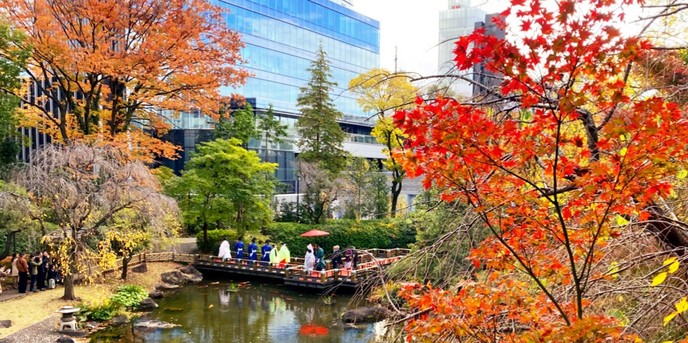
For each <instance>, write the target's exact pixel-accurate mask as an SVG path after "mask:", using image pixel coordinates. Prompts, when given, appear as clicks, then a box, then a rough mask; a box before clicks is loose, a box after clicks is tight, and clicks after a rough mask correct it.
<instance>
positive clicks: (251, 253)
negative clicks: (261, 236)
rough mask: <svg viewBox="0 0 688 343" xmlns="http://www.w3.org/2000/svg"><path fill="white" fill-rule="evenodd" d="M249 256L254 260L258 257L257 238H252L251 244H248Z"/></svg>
mask: <svg viewBox="0 0 688 343" xmlns="http://www.w3.org/2000/svg"><path fill="white" fill-rule="evenodd" d="M248 258H249V260H252V261H254V262H253V263H255V260H256V259H257V258H258V246H257V245H256V238H255V237H253V238H251V244H249V245H248Z"/></svg>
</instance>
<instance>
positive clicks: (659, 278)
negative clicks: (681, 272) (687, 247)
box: [652, 257, 680, 286]
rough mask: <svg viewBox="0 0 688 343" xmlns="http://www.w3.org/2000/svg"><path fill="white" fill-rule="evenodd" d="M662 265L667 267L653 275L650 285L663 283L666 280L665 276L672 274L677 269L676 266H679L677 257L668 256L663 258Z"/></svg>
mask: <svg viewBox="0 0 688 343" xmlns="http://www.w3.org/2000/svg"><path fill="white" fill-rule="evenodd" d="M662 265H663V266H669V267H668V268H667V271H666V272H661V273H659V274H657V275H655V277H654V278H653V279H652V286H659V285H661V284H662V283H664V281H666V279H667V276H669V274H673V273H675V272H676V271H677V270H678V267H679V266H680V262H679V261H678V258H676V257H670V258H668V259H666V260H664V262H663V263H662Z"/></svg>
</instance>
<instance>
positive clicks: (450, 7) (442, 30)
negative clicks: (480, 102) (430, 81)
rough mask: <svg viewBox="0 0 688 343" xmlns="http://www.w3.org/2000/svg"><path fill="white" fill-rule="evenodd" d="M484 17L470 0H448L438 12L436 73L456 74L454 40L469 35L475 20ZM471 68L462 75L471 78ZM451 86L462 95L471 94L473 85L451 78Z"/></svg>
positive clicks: (473, 27) (481, 11)
mask: <svg viewBox="0 0 688 343" xmlns="http://www.w3.org/2000/svg"><path fill="white" fill-rule="evenodd" d="M484 18H485V11H483V10H481V9H480V8H477V7H472V6H471V1H470V0H448V1H447V9H446V10H443V11H441V12H440V17H439V42H438V48H439V50H438V54H437V57H438V58H437V66H438V71H437V72H438V73H439V74H440V75H445V74H448V73H449V74H458V71H457V70H455V68H454V66H455V65H454V47H455V45H454V42H455V41H456V40H457V39H458V38H459V37H461V36H468V35H470V34H471V33H472V32H473V30H475V24H476V22H480V21H482V20H483V19H484ZM471 73H472V71H471V70H467V71H465V72H463V74H462V76H466V77H468V78H471V75H470V74H471ZM451 87H452V88H453V89H454V90H455V91H457V92H458V93H460V94H462V95H471V93H472V92H473V86H472V85H471V84H470V83H469V82H467V81H462V80H452V83H451Z"/></svg>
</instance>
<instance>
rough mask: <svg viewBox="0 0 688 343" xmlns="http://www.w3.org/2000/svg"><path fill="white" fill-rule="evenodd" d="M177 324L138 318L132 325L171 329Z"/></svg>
mask: <svg viewBox="0 0 688 343" xmlns="http://www.w3.org/2000/svg"><path fill="white" fill-rule="evenodd" d="M178 326H179V325H177V324H172V323H168V322H163V321H159V320H139V321H136V322H135V323H134V327H137V328H145V329H171V328H175V327H178Z"/></svg>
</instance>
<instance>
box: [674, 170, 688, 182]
mask: <svg viewBox="0 0 688 343" xmlns="http://www.w3.org/2000/svg"><path fill="white" fill-rule="evenodd" d="M686 176H688V170H685V169H681V170H679V171H678V172H677V173H676V178H677V179H679V180H682V179H685V178H686Z"/></svg>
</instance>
